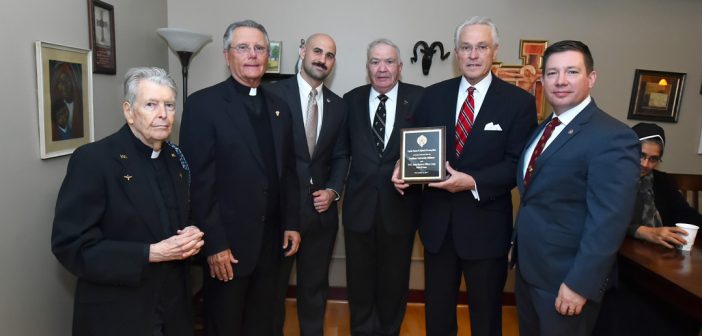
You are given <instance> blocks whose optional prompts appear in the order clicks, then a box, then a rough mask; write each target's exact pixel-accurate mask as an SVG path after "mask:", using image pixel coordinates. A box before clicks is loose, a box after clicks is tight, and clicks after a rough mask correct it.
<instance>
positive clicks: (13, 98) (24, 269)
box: [0, 0, 168, 336]
mask: <svg viewBox="0 0 702 336" xmlns="http://www.w3.org/2000/svg"><path fill="white" fill-rule="evenodd" d="M107 1H108V2H109V3H110V4H112V5H114V7H115V22H116V27H115V28H116V31H115V35H116V47H117V75H116V76H112V75H94V77H93V94H94V109H95V137H96V139H99V138H102V137H104V136H106V135H108V134H110V133H112V132H114V131H115V130H117V129H118V128H119V127H120V126H121V125H122V123H123V122H124V118H123V117H122V114H121V110H120V99H121V95H122V93H121V89H120V84H121V82H122V77H123V76H124V72H125V71H126V70H127V68H129V67H132V66H136V65H156V66H161V67H167V66H168V58H167V51H166V49H165V48H164V45H163V43H162V42H161V40H160V39H159V38H158V37H157V35H156V32H155V30H156V28H158V27H163V26H166V22H167V21H166V1H165V0H149V1H141V0H107ZM87 13H88V10H87V1H86V0H62V1H53V0H38V1H31V2H27V1H21V0H5V1H2V2H0V31H1V32H2V33H1V34H2V35H1V36H2V39H1V40H2V42H3V47H2V53H0V60H1V61H2V64H3V67H2V77H1V79H0V99H2V106H3V107H2V112H0V115H1V116H2V122H1V123H0V144H1V145H0V161H1V162H2V163H0V214H1V215H2V217H0V268H1V269H2V275H0V298H2V299H0V302H1V303H0V325H1V326H2V327H1V328H2V331H1V332H0V333H2V334H3V335H22V336H46V335H57V336H58V335H70V334H71V321H72V316H73V313H72V312H73V291H74V288H75V278H74V277H73V276H72V275H70V274H69V273H68V272H66V271H65V270H64V269H63V267H61V265H60V264H59V263H58V262H57V261H56V259H55V258H54V256H53V255H52V254H51V251H50V243H49V239H50V236H51V222H52V219H53V210H54V204H55V202H56V193H57V192H58V188H59V186H60V183H61V181H62V179H63V176H64V174H65V172H66V164H67V162H68V156H65V157H60V158H54V159H49V160H41V159H39V130H38V113H37V92H36V91H37V89H36V88H37V84H36V70H35V55H34V41H36V40H41V41H46V42H52V43H57V44H63V45H69V46H74V47H78V48H85V49H87V48H88V47H89V45H88V18H87Z"/></svg>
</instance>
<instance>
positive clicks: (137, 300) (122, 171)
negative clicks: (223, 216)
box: [51, 125, 192, 335]
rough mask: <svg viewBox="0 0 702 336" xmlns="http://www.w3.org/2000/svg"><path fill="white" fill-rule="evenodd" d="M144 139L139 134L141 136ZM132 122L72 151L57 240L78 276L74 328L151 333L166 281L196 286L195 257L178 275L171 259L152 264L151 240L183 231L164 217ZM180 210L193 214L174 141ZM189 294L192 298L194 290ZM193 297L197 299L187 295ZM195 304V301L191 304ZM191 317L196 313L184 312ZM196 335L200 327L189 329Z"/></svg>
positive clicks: (57, 251) (172, 164)
mask: <svg viewBox="0 0 702 336" xmlns="http://www.w3.org/2000/svg"><path fill="white" fill-rule="evenodd" d="M136 141H138V140H136ZM134 142H135V138H134V135H132V132H131V130H130V129H129V127H127V126H126V125H125V126H124V127H122V129H121V130H119V131H118V132H117V133H115V134H113V135H110V136H108V137H106V138H104V139H102V140H100V141H98V142H94V143H90V144H87V145H84V146H81V147H79V148H78V149H76V151H75V152H74V153H73V155H72V156H71V159H70V161H69V163H68V168H67V171H66V177H65V179H64V181H63V184H62V185H61V190H60V191H59V194H58V199H57V201H56V214H55V217H54V224H53V231H52V235H51V247H52V251H53V253H54V255H56V258H57V259H58V260H59V261H60V262H61V264H62V265H63V266H64V267H66V269H68V270H69V271H70V272H71V273H73V274H74V275H75V276H77V277H78V286H77V288H76V293H75V307H74V309H75V311H74V322H73V323H74V325H73V328H74V330H73V334H74V335H151V328H152V326H151V324H150V319H151V316H152V314H153V311H154V310H155V308H154V307H155V306H156V304H157V302H156V300H155V299H156V298H157V296H156V295H155V293H156V292H157V291H158V290H159V289H160V288H162V287H163V283H164V282H165V281H181V282H182V283H183V288H188V286H187V279H188V277H189V273H188V269H187V267H186V266H187V262H173V263H171V264H172V265H177V266H176V268H177V269H178V270H179V271H176V273H175V275H176V276H175V277H174V273H172V272H169V270H167V269H166V268H164V267H163V264H168V263H159V264H149V262H148V257H149V245H150V244H154V243H157V242H159V241H161V240H163V239H165V238H168V237H170V236H172V235H175V232H167V231H166V228H165V226H164V225H162V224H161V221H160V219H159V212H158V205H157V201H156V196H155V195H154V193H153V190H154V189H153V188H152V186H151V185H150V183H153V182H155V181H148V180H145V177H146V176H147V175H148V174H147V172H146V171H145V170H144V169H150V167H149V166H148V164H149V163H148V162H146V164H143V162H142V161H139V159H140V158H139V156H144V153H142V152H139V151H138V149H137V148H136V147H135V143H134ZM161 155H166V158H167V161H168V163H167V164H168V165H169V166H168V168H169V171H170V172H171V176H170V177H171V180H172V181H173V186H174V188H175V194H176V198H177V202H178V209H179V211H180V213H179V218H180V220H181V222H180V223H177V225H178V227H179V228H183V227H185V226H186V221H187V214H188V172H187V171H186V170H185V169H183V167H182V166H181V163H180V160H179V157H178V156H177V154H176V153H175V152H174V150H173V148H171V147H170V146H167V145H165V144H164V147H163V149H162V152H161ZM183 296H184V297H187V298H189V295H188V294H187V293H186V292H183ZM185 302H186V303H188V302H190V300H189V299H186V300H185ZM184 309H186V310H187V311H189V309H190V307H189V305H188V307H184ZM182 318H183V319H185V320H187V321H191V318H190V316H189V314H186V315H184V316H182ZM185 334H186V335H187V334H192V333H185Z"/></svg>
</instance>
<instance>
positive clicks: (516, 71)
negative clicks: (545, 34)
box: [492, 40, 548, 122]
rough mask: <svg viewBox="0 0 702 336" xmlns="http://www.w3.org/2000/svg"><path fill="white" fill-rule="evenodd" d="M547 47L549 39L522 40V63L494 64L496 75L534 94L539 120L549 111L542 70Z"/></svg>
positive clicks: (493, 68)
mask: <svg viewBox="0 0 702 336" xmlns="http://www.w3.org/2000/svg"><path fill="white" fill-rule="evenodd" d="M547 47H548V41H545V40H520V41H519V58H520V59H521V60H522V64H520V65H504V64H502V62H495V63H494V64H493V65H492V72H493V73H494V74H495V76H497V77H499V78H500V79H502V80H504V81H506V82H508V83H512V84H514V85H516V86H519V87H520V88H522V89H524V90H525V91H527V92H529V93H531V94H532V95H534V97H535V98H536V112H537V113H538V119H539V122H541V121H542V120H543V119H544V118H546V115H545V114H546V113H547V112H546V96H545V95H544V84H543V81H542V77H543V73H542V70H541V67H542V62H543V58H544V52H545V51H546V48H547Z"/></svg>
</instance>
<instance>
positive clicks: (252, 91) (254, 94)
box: [249, 88, 258, 97]
mask: <svg viewBox="0 0 702 336" xmlns="http://www.w3.org/2000/svg"><path fill="white" fill-rule="evenodd" d="M257 89H258V88H251V90H249V96H252V97H254V96H256V92H257V91H258V90H257Z"/></svg>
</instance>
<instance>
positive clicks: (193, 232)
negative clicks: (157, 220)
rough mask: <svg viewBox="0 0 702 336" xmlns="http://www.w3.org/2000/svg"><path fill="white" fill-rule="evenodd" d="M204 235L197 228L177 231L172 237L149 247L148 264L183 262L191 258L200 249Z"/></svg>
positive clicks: (192, 227)
mask: <svg viewBox="0 0 702 336" xmlns="http://www.w3.org/2000/svg"><path fill="white" fill-rule="evenodd" d="M204 235H205V233H203V232H202V231H200V229H198V228H197V226H188V227H186V228H184V229H182V230H178V231H177V232H176V234H175V235H174V236H171V237H169V238H166V239H164V240H162V241H160V242H158V243H156V244H151V245H150V246H149V262H163V261H171V260H183V259H186V258H189V257H192V256H194V255H196V254H198V252H200V249H201V248H202V245H204V244H205V241H204V240H203V239H202V237H203V236H204Z"/></svg>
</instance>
